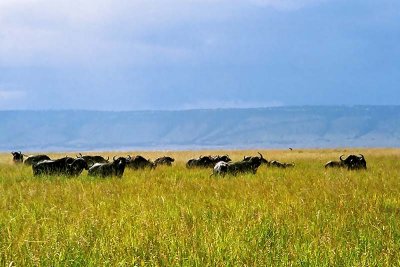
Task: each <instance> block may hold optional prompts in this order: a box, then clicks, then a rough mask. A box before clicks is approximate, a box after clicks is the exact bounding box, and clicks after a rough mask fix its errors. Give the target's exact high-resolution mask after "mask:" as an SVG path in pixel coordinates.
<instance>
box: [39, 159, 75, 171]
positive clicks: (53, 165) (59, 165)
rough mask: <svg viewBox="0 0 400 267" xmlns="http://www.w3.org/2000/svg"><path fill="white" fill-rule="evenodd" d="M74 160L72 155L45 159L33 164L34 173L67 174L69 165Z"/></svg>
mask: <svg viewBox="0 0 400 267" xmlns="http://www.w3.org/2000/svg"><path fill="white" fill-rule="evenodd" d="M73 162H74V159H73V158H70V157H64V158H61V159H56V160H43V161H40V162H38V163H35V164H33V165H32V170H33V175H35V176H37V175H57V174H67V166H68V165H69V164H71V163H73Z"/></svg>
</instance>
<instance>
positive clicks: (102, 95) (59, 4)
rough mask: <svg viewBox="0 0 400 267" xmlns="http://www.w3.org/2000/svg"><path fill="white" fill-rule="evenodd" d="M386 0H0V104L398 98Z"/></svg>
mask: <svg viewBox="0 0 400 267" xmlns="http://www.w3.org/2000/svg"><path fill="white" fill-rule="evenodd" d="M399 43H400V1H398V0H379V1H378V0H376V1H371V0H351V1H349V0H280V1H278V0H247V1H246V0H229V1H228V0H203V1H200V0H185V1H181V0H163V1H161V0H159V1H155V0H139V1H138V0H131V1H128V0H97V1H95V0H86V1H73V4H72V1H68V0H61V1H53V0H14V1H6V0H0V109H90V110H137V109H190V108H224V107H264V106H282V105H359V104H361V105H363V104H375V105H398V104H400V45H399Z"/></svg>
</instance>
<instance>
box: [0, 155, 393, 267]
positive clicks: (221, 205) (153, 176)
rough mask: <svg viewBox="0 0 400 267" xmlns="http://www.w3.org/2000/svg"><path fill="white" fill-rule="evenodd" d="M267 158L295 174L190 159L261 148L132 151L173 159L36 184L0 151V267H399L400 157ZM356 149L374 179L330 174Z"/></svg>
mask: <svg viewBox="0 0 400 267" xmlns="http://www.w3.org/2000/svg"><path fill="white" fill-rule="evenodd" d="M261 152H262V153H263V154H264V156H265V157H266V158H268V159H277V160H282V161H287V162H291V161H294V162H295V163H296V167H295V168H293V169H287V170H280V169H272V168H267V167H266V166H262V167H260V169H259V171H258V173H257V174H256V175H250V174H249V175H238V176H236V177H225V178H221V177H211V178H210V177H209V175H210V173H211V170H204V169H191V170H187V169H186V168H185V161H186V160H187V159H189V158H191V157H197V156H199V155H201V154H203V155H206V154H225V153H228V154H229V155H230V156H231V157H232V158H233V159H235V160H239V159H241V158H242V157H243V155H256V151H201V152H200V151H190V152H171V153H169V152H151V153H150V152H130V154H131V155H135V154H138V153H140V154H142V155H145V156H147V157H151V158H155V156H163V155H164V154H165V155H171V156H173V157H175V158H176V159H177V162H176V163H175V164H174V166H173V167H160V168H157V169H156V170H153V171H150V170H144V171H133V170H127V171H126V172H125V174H124V177H123V178H122V179H118V178H110V179H100V178H97V179H96V178H91V177H88V176H87V174H86V172H84V173H83V174H82V175H81V176H80V177H78V178H72V179H71V178H66V177H41V178H36V177H33V176H32V170H31V169H30V168H28V167H25V166H22V165H19V166H17V165H14V164H13V163H12V161H11V155H10V154H0V265H1V266H12V265H14V264H15V265H16V266H32V265H35V266H66V265H67V266H104V265H106V266H107V265H108V266H135V265H137V266H141V265H145V266H152V265H156V266H157V265H158V266H166V265H168V266H171V265H172V266H176V265H178V266H209V265H211V266H400V175H399V174H400V171H399V170H400V150H399V149H352V150H347V151H346V150H345V149H337V150H294V151H289V150H287V151H278V150H277V151H271V150H264V151H261ZM351 152H352V153H353V152H354V153H358V152H361V153H363V154H364V155H365V157H366V160H367V164H368V170H367V171H347V170H344V169H339V170H325V169H324V168H323V164H324V163H325V162H326V161H328V160H333V159H337V158H338V156H339V155H340V154H348V153H351ZM101 154H103V155H107V154H109V155H110V156H113V155H114V154H118V155H126V154H127V152H125V153H121V152H118V153H101ZM63 155H65V154H58V155H52V156H54V157H61V156H63ZM70 155H72V154H70Z"/></svg>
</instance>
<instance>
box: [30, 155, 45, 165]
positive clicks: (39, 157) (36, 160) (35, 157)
mask: <svg viewBox="0 0 400 267" xmlns="http://www.w3.org/2000/svg"><path fill="white" fill-rule="evenodd" d="M44 160H51V159H50V157H49V156H47V155H33V156H28V157H27V158H26V159H25V161H24V164H26V165H34V164H36V163H39V162H41V161H44Z"/></svg>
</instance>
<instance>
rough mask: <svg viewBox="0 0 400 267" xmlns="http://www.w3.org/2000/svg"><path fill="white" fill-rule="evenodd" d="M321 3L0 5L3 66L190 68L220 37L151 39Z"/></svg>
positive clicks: (43, 1) (20, 0)
mask: <svg viewBox="0 0 400 267" xmlns="http://www.w3.org/2000/svg"><path fill="white" fill-rule="evenodd" d="M321 1H322V0H166V1H156V0H133V1H129V0H118V1H115V0H114V1H113V0H96V1H95V0H78V1H74V2H73V3H72V2H71V1H69V0H59V1H52V0H14V1H0V66H32V65H33V66H60V65H64V66H65V65H67V66H71V65H72V66H75V65H96V66H98V65H103V66H108V65H110V64H116V65H134V66H137V65H146V64H159V63H161V62H164V63H165V62H174V61H185V62H187V61H190V60H193V58H195V57H198V56H199V55H201V54H203V53H204V51H205V50H206V51H208V50H210V49H213V47H216V46H217V45H218V38H216V37H215V36H211V34H210V33H207V32H201V31H195V32H190V33H188V32H182V35H187V36H186V37H187V39H186V40H185V42H180V43H179V42H177V43H173V42H172V41H171V39H173V38H165V39H168V41H165V40H159V39H157V38H156V39H154V38H149V36H150V37H151V36H154V35H156V36H159V35H162V34H164V35H168V34H169V33H170V32H173V31H174V30H175V31H177V32H179V29H181V28H182V27H185V26H186V25H196V23H199V24H200V23H204V22H208V23H211V25H212V24H217V23H219V22H221V21H226V20H233V19H234V18H235V17H237V16H241V14H242V13H243V10H244V9H248V8H274V9H279V10H294V9H297V8H300V7H303V6H305V5H309V4H313V3H317V2H321ZM177 25H179V26H177ZM210 27H211V26H210ZM176 28H177V29H176ZM210 40H212V42H210Z"/></svg>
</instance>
